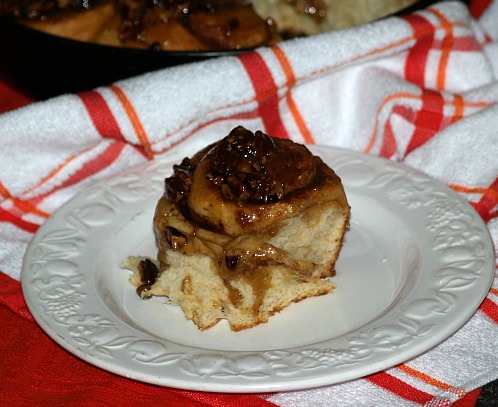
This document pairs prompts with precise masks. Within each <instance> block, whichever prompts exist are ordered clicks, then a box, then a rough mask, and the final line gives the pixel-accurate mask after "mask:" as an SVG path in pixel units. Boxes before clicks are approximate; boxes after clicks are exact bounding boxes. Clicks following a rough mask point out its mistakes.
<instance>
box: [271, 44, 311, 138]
mask: <svg viewBox="0 0 498 407" xmlns="http://www.w3.org/2000/svg"><path fill="white" fill-rule="evenodd" d="M272 51H273V53H274V54H275V56H276V57H277V59H278V62H279V63H280V66H281V67H282V70H283V71H284V74H285V78H286V82H287V86H288V91H287V95H286V100H287V105H288V106H289V110H290V112H291V114H292V116H293V117H294V121H295V122H296V125H297V127H298V128H299V131H300V133H301V135H302V137H303V140H304V142H305V143H308V144H314V143H315V140H314V138H313V136H312V135H311V132H310V130H309V129H308V126H307V124H306V122H305V120H304V118H303V116H302V115H301V112H300V111H299V108H298V107H297V105H296V102H295V101H294V98H293V97H292V94H291V89H292V87H293V86H294V85H295V84H296V77H295V75H294V70H293V69H292V65H291V64H290V62H289V60H288V59H287V56H286V55H285V53H284V51H283V50H282V49H281V48H280V47H278V46H275V47H273V48H272Z"/></svg>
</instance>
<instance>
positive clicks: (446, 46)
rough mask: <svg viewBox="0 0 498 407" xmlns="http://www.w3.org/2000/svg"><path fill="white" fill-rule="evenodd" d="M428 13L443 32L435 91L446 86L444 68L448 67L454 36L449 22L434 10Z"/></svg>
mask: <svg viewBox="0 0 498 407" xmlns="http://www.w3.org/2000/svg"><path fill="white" fill-rule="evenodd" d="M429 11H430V12H431V13H432V14H434V15H435V16H436V17H437V18H438V20H439V21H440V22H441V26H442V27H443V30H444V32H445V36H444V39H443V42H442V44H441V52H442V54H441V59H440V61H439V68H438V73H437V85H436V86H437V89H444V87H445V85H446V68H447V67H448V61H449V58H450V52H451V49H452V48H453V42H454V39H455V38H454V36H453V27H452V24H451V22H450V21H448V19H447V18H446V17H445V16H444V14H443V13H441V12H440V11H439V10H436V9H433V8H431V9H429Z"/></svg>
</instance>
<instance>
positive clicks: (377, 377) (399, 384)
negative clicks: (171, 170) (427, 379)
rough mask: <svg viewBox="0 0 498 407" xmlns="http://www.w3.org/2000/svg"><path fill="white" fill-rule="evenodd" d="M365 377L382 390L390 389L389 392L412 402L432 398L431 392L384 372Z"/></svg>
mask: <svg viewBox="0 0 498 407" xmlns="http://www.w3.org/2000/svg"><path fill="white" fill-rule="evenodd" d="M366 379H367V380H368V381H370V382H371V383H373V384H375V385H377V386H379V387H382V388H383V389H384V390H387V391H390V392H391V393H393V394H396V395H397V396H399V397H402V398H404V399H405V400H409V401H413V402H414V403H419V404H424V403H427V402H428V401H430V400H432V399H433V398H434V396H433V395H432V394H429V393H426V392H424V391H421V390H418V389H416V388H415V387H413V386H410V385H409V384H407V383H405V382H403V381H402V380H400V379H398V378H396V377H394V376H391V375H390V374H388V373H385V372H382V373H377V374H374V375H371V376H368V377H366Z"/></svg>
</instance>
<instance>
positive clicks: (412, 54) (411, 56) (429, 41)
mask: <svg viewBox="0 0 498 407" xmlns="http://www.w3.org/2000/svg"><path fill="white" fill-rule="evenodd" d="M403 18H404V19H405V21H407V22H408V23H409V24H410V25H411V26H412V29H413V37H414V38H415V39H416V43H415V45H414V46H413V47H412V48H411V49H410V51H409V52H408V57H407V58H406V62H405V78H406V80H408V81H410V82H413V83H415V84H417V85H419V86H424V83H425V68H426V65H427V58H428V56H429V51H430V50H431V49H432V45H433V42H434V31H435V27H434V26H433V25H432V24H431V23H430V22H429V21H427V20H426V19H425V18H424V17H421V16H419V15H416V14H413V15H409V16H406V17H403Z"/></svg>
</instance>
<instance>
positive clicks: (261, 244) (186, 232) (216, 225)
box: [154, 127, 346, 313]
mask: <svg viewBox="0 0 498 407" xmlns="http://www.w3.org/2000/svg"><path fill="white" fill-rule="evenodd" d="M338 184H340V179H339V178H338V177H337V175H336V174H335V173H334V171H333V170H331V169H330V168H329V167H328V166H327V165H325V164H324V163H323V162H322V160H321V159H320V158H318V157H315V156H313V155H312V154H311V153H310V152H309V150H308V149H307V148H306V147H304V146H302V145H300V144H296V143H293V142H291V141H289V140H284V139H277V138H272V137H269V136H267V135H265V134H263V133H262V132H259V131H258V132H256V133H255V134H253V133H252V132H250V131H249V130H246V129H245V128H243V127H237V128H235V129H234V130H232V132H231V133H230V134H229V135H228V136H227V137H225V138H224V139H222V140H220V141H219V142H217V143H214V144H212V145H210V146H208V147H206V148H205V149H203V150H201V151H200V152H199V153H197V154H196V155H194V156H193V157H192V158H191V159H189V158H185V159H184V160H183V161H182V163H181V164H179V165H175V166H174V174H173V175H172V176H171V177H170V178H167V179H166V180H165V186H166V188H165V194H164V195H163V196H162V197H161V199H160V200H159V202H158V204H157V207H156V212H155V215H154V226H155V232H156V239H157V242H158V245H159V248H160V250H159V261H160V263H161V271H162V272H163V271H167V264H168V260H167V252H168V251H169V250H179V251H181V252H182V253H184V254H186V255H190V254H194V253H201V254H205V255H208V256H210V257H212V258H213V259H214V264H216V265H217V266H218V268H219V275H220V276H221V278H222V279H223V280H224V282H225V285H226V287H227V289H228V292H229V298H230V300H231V302H232V303H233V304H234V305H235V306H237V305H239V304H240V303H241V301H242V296H241V293H240V292H239V291H238V290H237V289H236V288H235V287H234V285H233V284H231V282H234V281H236V280H239V279H242V280H243V281H244V282H246V283H248V284H250V285H251V287H252V289H253V294H254V295H255V296H256V299H255V301H254V302H253V305H252V311H253V312H254V313H256V312H257V311H258V309H259V306H260V304H261V302H262V301H263V299H264V296H265V293H266V291H267V290H268V288H269V287H270V283H271V281H270V276H269V273H268V271H267V267H268V266H272V265H285V266H287V267H288V268H289V270H293V273H294V275H297V276H298V277H299V275H302V276H303V278H306V276H311V275H312V274H313V264H312V263H311V262H307V261H303V260H299V261H298V260H295V259H292V258H291V257H290V256H289V255H288V254H287V253H286V252H285V251H284V250H281V249H279V248H277V247H275V246H273V245H271V244H269V243H267V241H268V240H269V239H270V238H271V237H272V236H274V235H276V234H277V233H278V231H279V222H280V221H282V220H285V219H287V218H288V217H290V216H293V215H294V214H296V213H298V212H300V211H302V210H304V209H309V208H311V207H312V206H313V207H316V208H319V205H320V203H321V202H324V200H326V201H330V200H342V201H343V202H346V201H345V200H346V198H345V196H344V193H343V189H342V187H340V188H337V186H338ZM337 190H339V191H342V192H338V191H337ZM309 213H310V215H309V216H313V213H314V211H313V210H311V211H309Z"/></svg>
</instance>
